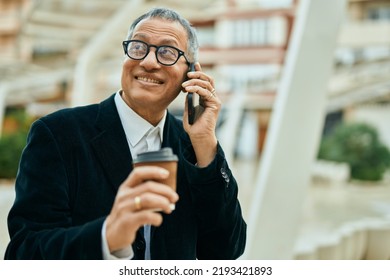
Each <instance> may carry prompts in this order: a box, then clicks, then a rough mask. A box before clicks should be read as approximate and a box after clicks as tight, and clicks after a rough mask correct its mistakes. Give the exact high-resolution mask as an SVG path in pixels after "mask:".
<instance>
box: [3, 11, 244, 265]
mask: <svg viewBox="0 0 390 280" xmlns="http://www.w3.org/2000/svg"><path fill="white" fill-rule="evenodd" d="M123 46H124V50H125V54H126V57H125V60H124V62H123V69H122V88H121V89H120V90H119V91H118V92H117V93H115V94H114V95H112V96H111V97H109V98H108V99H106V100H104V101H103V102H102V103H100V104H93V105H89V106H84V107H78V108H71V109H65V110H61V111H58V112H55V113H53V114H50V115H48V116H45V117H43V118H41V119H39V120H37V121H36V122H35V123H34V124H33V125H32V127H31V130H30V133H29V137H28V141H27V145H26V148H25V150H24V152H23V155H22V157H21V162H20V168H19V172H18V176H17V180H16V199H15V202H14V205H13V207H12V209H11V211H10V213H9V217H8V227H9V233H10V237H11V241H10V243H9V245H8V247H7V251H6V255H5V258H6V259H117V258H119V259H131V258H132V259H236V258H238V257H239V256H240V255H241V254H242V253H243V251H244V248H245V241H246V224H245V222H244V220H243V218H242V213H241V208H240V204H239V202H238V199H237V194H238V188H237V183H236V181H235V179H234V177H233V175H232V173H231V171H230V169H229V167H228V164H227V162H226V159H225V157H224V153H223V151H222V148H221V147H220V145H219V143H218V140H217V138H216V135H215V128H216V122H217V118H218V114H219V111H220V108H221V102H220V99H219V97H218V96H217V95H216V93H215V90H214V81H213V79H212V78H211V77H210V76H208V75H207V74H205V73H203V72H202V69H201V66H200V64H199V63H197V62H196V61H197V52H198V43H197V38H196V34H195V32H194V29H193V28H192V27H191V26H190V24H189V23H188V21H187V20H185V19H183V18H182V17H181V16H179V15H178V14H177V13H176V12H174V11H173V10H169V9H164V8H156V9H153V10H151V11H150V12H148V13H146V14H144V15H142V16H141V17H139V18H138V19H136V20H135V21H134V22H133V24H132V25H131V27H130V30H129V34H128V38H127V40H126V41H124V42H123ZM195 62H196V63H195ZM190 63H195V70H196V71H192V72H188V71H189V65H190ZM181 91H186V92H194V93H195V94H198V95H199V96H200V97H201V98H202V99H203V105H204V107H205V110H204V112H203V113H202V114H201V116H200V117H199V119H198V120H196V122H195V123H194V124H192V125H190V124H189V123H188V117H187V107H185V112H184V117H183V121H181V120H178V119H176V118H175V117H174V116H172V115H171V114H170V113H169V112H168V111H167V107H168V105H169V104H170V103H171V102H172V101H173V100H174V99H175V98H176V97H177V96H178V95H179V94H180V92H181ZM79 94H82V93H79ZM183 106H184V105H183ZM161 147H170V148H172V150H173V152H174V153H175V154H177V155H178V158H179V162H178V174H177V193H176V192H174V191H173V190H172V189H171V188H169V187H168V186H167V185H164V184H161V183H157V182H156V181H157V180H159V179H161V178H166V177H167V176H168V171H167V170H165V169H162V168H159V167H136V168H133V167H132V160H133V159H134V158H135V157H136V156H137V154H139V153H141V152H145V151H153V150H158V149H160V148H161ZM172 203H175V204H176V209H175V210H174V211H172V209H171V207H170V205H172ZM153 209H161V210H162V211H159V212H156V211H155V210H153Z"/></svg>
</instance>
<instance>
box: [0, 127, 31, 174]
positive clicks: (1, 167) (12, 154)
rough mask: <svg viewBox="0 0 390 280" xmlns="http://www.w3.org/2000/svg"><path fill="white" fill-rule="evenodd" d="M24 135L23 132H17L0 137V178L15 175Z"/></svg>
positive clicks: (24, 143) (24, 142)
mask: <svg viewBox="0 0 390 280" xmlns="http://www.w3.org/2000/svg"><path fill="white" fill-rule="evenodd" d="M26 137H27V135H26V133H25V132H18V133H14V134H10V135H5V136H3V137H2V138H1V139H0V178H15V177H16V173H17V170H18V165H19V159H20V155H21V154H22V150H23V147H24V146H25V145H26Z"/></svg>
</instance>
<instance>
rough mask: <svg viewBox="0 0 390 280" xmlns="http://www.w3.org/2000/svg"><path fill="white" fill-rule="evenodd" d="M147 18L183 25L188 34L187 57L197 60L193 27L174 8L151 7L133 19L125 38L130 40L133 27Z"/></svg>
mask: <svg viewBox="0 0 390 280" xmlns="http://www.w3.org/2000/svg"><path fill="white" fill-rule="evenodd" d="M149 18H161V19H165V20H169V21H172V22H178V23H179V24H180V25H181V26H183V27H184V29H185V30H186V31H187V36H188V39H187V51H186V53H187V54H188V56H187V58H188V60H189V61H190V62H191V63H194V62H196V61H197V60H198V50H199V43H198V37H197V34H196V30H195V28H194V27H192V26H191V24H190V23H189V21H188V20H186V19H185V18H183V17H182V16H180V15H179V14H178V13H177V12H175V11H174V10H171V9H168V8H153V9H151V10H150V11H149V12H147V13H146V14H143V15H141V16H140V17H138V18H137V19H136V20H134V21H133V23H132V24H131V26H130V28H129V32H128V33H127V39H128V40H130V39H131V38H132V37H133V32H134V29H135V27H136V26H137V24H138V23H140V21H142V20H144V19H149Z"/></svg>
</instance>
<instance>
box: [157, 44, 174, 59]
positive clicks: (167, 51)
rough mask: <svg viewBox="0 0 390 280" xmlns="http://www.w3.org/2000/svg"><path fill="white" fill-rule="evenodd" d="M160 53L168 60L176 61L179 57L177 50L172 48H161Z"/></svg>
mask: <svg viewBox="0 0 390 280" xmlns="http://www.w3.org/2000/svg"><path fill="white" fill-rule="evenodd" d="M158 53H159V55H161V56H162V57H163V58H167V59H176V57H177V56H178V52H177V50H176V49H174V48H172V47H161V48H160V49H159V52H158Z"/></svg>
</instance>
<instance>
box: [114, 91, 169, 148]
mask: <svg viewBox="0 0 390 280" xmlns="http://www.w3.org/2000/svg"><path fill="white" fill-rule="evenodd" d="M115 105H116V107H117V110H118V114H119V117H120V119H121V122H122V126H123V129H124V130H125V134H126V137H127V138H128V140H129V141H130V144H131V145H132V146H133V147H134V146H135V145H137V144H138V142H139V141H140V140H141V139H142V137H144V136H145V135H147V134H148V133H149V132H150V131H151V130H153V129H154V128H155V127H154V126H153V125H151V124H150V123H149V122H148V121H146V120H145V119H143V118H142V117H141V116H140V115H138V114H137V113H136V112H134V111H133V110H132V109H131V108H130V107H129V106H128V105H127V104H126V103H125V101H124V100H123V99H122V96H121V91H118V92H117V93H116V95H115ZM166 116H167V111H166V110H165V113H164V116H163V118H162V119H161V121H160V122H159V123H158V124H157V126H156V127H158V128H159V129H160V140H161V143H162V141H163V133H164V124H165V119H166Z"/></svg>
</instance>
